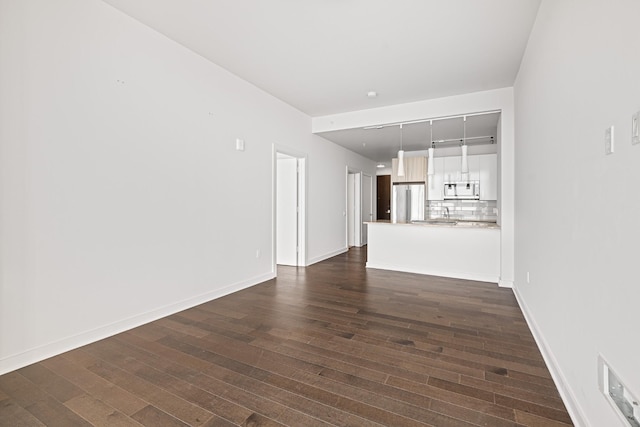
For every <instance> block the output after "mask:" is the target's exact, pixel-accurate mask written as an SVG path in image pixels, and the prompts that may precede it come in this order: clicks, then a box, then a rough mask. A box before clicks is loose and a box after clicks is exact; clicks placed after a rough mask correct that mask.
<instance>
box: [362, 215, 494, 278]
mask: <svg viewBox="0 0 640 427" xmlns="http://www.w3.org/2000/svg"><path fill="white" fill-rule="evenodd" d="M367 226H368V244H367V267H368V268H380V269H384V270H395V271H405V272H408V273H419V274H429V275H433V276H442V277H454V278H458V279H469V280H478V281H483V282H496V283H497V282H498V281H499V279H500V229H499V228H497V227H464V226H446V225H444V226H442V225H426V224H396V223H389V222H368V223H367Z"/></svg>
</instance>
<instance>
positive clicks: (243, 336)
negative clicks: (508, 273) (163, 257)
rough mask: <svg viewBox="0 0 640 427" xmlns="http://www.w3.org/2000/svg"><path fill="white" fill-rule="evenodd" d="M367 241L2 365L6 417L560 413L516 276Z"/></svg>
mask: <svg viewBox="0 0 640 427" xmlns="http://www.w3.org/2000/svg"><path fill="white" fill-rule="evenodd" d="M365 256H366V252H365V249H358V248H353V249H351V250H350V251H349V252H348V253H346V254H343V255H340V256H337V257H334V258H331V259H329V260H326V261H323V262H321V263H318V264H315V265H313V266H310V267H307V268H295V267H281V266H279V267H278V278H277V279H275V280H271V281H268V282H265V283H262V284H260V285H257V286H254V287H252V288H250V289H247V290H244V291H241V292H237V293H235V294H232V295H229V296H227V297H224V298H220V299H218V300H214V301H211V302H208V303H205V304H202V305H200V306H198V307H194V308H192V309H190V310H186V311H183V312H180V313H177V314H175V315H173V316H169V317H167V318H164V319H160V320H158V321H156V322H152V323H149V324H147V325H144V326H141V327H139V328H136V329H133V330H130V331H127V332H125V333H122V334H119V335H116V336H114V337H111V338H108V339H105V340H102V341H99V342H96V343H93V344H91V345H88V346H85V347H82V348H80V349H77V350H73V351H70V352H68V353H65V354H62V355H60V356H56V357H53V358H51V359H48V360H45V361H42V362H40V363H36V364H34V365H31V366H28V367H25V368H23V369H20V370H17V371H15V372H11V373H9V374H6V375H3V376H0V426H20V425H28V426H31V425H33V426H37V425H64V426H74V425H123V426H135V425H138V426H140V425H149V426H165V425H166V426H171V425H176V426H182V425H191V426H205V427H211V426H221V427H228V426H232V425H242V426H281V425H285V426H323V425H338V426H376V425H377V426H425V425H428V426H437V427H442V426H492V427H510V426H556V427H557V426H562V425H565V426H566V425H571V419H570V418H569V415H568V413H567V411H566V409H565V407H564V404H563V403H562V400H561V399H560V396H559V395H558V392H557V389H556V387H555V385H554V383H553V380H552V379H551V376H550V375H549V372H548V370H547V368H546V366H545V364H544V361H543V359H542V357H541V355H540V352H539V351H538V348H537V346H536V344H535V341H534V340H533V337H532V335H531V333H530V331H529V330H528V328H527V325H526V322H525V321H524V318H523V316H522V313H521V312H520V310H519V308H518V305H517V303H516V301H515V298H514V296H513V293H512V292H511V291H510V290H508V289H500V288H498V287H497V285H496V284H492V283H481V282H473V281H465V280H456V279H448V278H442V277H432V276H423V275H415V274H406V273H397V272H389V271H382V270H367V269H365V268H364V260H365Z"/></svg>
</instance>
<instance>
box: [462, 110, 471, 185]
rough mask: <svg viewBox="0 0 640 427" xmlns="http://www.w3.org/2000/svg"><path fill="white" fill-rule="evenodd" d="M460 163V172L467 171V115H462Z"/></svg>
mask: <svg viewBox="0 0 640 427" xmlns="http://www.w3.org/2000/svg"><path fill="white" fill-rule="evenodd" d="M462 126H463V130H462V165H461V167H460V172H462V173H463V174H464V173H469V161H468V159H467V148H468V147H467V116H464V119H463V121H462Z"/></svg>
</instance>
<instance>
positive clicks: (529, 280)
mask: <svg viewBox="0 0 640 427" xmlns="http://www.w3.org/2000/svg"><path fill="white" fill-rule="evenodd" d="M529 283H531V277H529V272H528V271H527V284H529Z"/></svg>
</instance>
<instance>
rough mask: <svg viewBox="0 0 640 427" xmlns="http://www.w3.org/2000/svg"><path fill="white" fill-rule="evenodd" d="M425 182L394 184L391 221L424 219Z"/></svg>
mask: <svg viewBox="0 0 640 427" xmlns="http://www.w3.org/2000/svg"><path fill="white" fill-rule="evenodd" d="M424 191H425V189H424V184H393V194H392V201H393V206H392V209H391V221H393V222H410V221H415V220H422V219H424V205H425V202H426V199H425V192H424Z"/></svg>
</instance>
